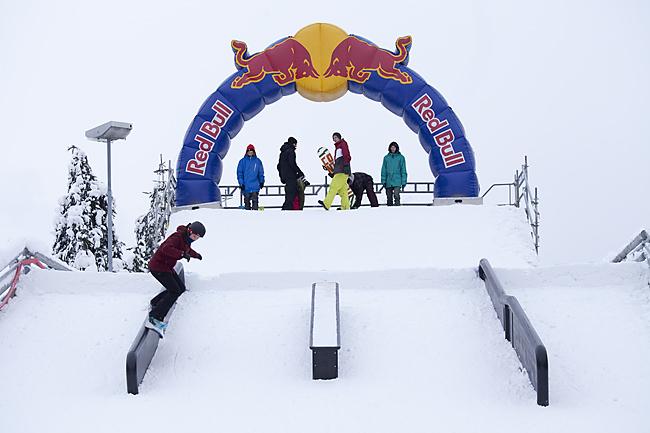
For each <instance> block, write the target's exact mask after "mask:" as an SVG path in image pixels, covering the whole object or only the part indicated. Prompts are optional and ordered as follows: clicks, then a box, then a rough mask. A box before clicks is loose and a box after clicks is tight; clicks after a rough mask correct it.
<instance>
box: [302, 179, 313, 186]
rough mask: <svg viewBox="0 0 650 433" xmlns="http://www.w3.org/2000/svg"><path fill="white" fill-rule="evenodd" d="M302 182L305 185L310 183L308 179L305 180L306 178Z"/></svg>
mask: <svg viewBox="0 0 650 433" xmlns="http://www.w3.org/2000/svg"><path fill="white" fill-rule="evenodd" d="M302 183H303V184H304V185H305V186H309V185H311V183H309V181H308V180H306V179H305V180H304V181H303V182H302Z"/></svg>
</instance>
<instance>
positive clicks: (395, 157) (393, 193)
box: [381, 141, 406, 206]
mask: <svg viewBox="0 0 650 433" xmlns="http://www.w3.org/2000/svg"><path fill="white" fill-rule="evenodd" d="M381 183H382V185H384V188H386V204H387V205H388V206H393V200H394V202H395V206H399V205H400V198H399V194H400V192H402V191H403V190H404V187H406V159H404V155H402V154H401V153H400V152H399V144H397V143H395V142H394V141H393V142H392V143H390V144H389V145H388V154H387V155H386V156H384V162H383V164H382V165H381Z"/></svg>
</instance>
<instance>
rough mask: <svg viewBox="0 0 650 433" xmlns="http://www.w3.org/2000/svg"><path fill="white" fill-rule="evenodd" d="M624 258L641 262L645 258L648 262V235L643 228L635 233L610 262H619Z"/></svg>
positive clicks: (649, 253) (649, 255) (649, 246)
mask: <svg viewBox="0 0 650 433" xmlns="http://www.w3.org/2000/svg"><path fill="white" fill-rule="evenodd" d="M624 260H632V261H635V262H642V261H644V260H646V261H647V262H648V264H650V236H649V235H648V232H647V231H645V230H641V233H639V234H638V235H636V237H635V238H634V239H632V241H631V242H630V243H629V244H627V245H626V246H625V248H623V250H622V251H621V252H620V253H618V254H617V255H616V257H614V259H613V260H612V262H614V263H620V262H622V261H624Z"/></svg>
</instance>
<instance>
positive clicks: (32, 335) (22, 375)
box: [0, 263, 650, 432]
mask: <svg viewBox="0 0 650 433" xmlns="http://www.w3.org/2000/svg"><path fill="white" fill-rule="evenodd" d="M496 271H497V273H498V274H503V275H505V276H506V278H505V279H504V281H506V283H505V285H506V289H507V290H509V291H511V292H512V293H515V294H517V295H519V296H520V298H521V300H522V304H523V305H524V308H526V309H527V310H529V312H530V316H531V319H532V320H533V323H535V325H536V326H537V328H538V331H539V333H540V336H541V338H542V340H544V342H545V344H546V345H547V347H548V349H549V360H550V366H551V382H550V383H551V405H550V406H549V407H548V408H541V407H538V406H537V405H536V404H535V396H534V392H533V391H532V388H530V385H529V384H528V380H527V377H526V375H525V373H523V372H522V371H520V369H519V364H518V362H517V360H516V356H515V354H514V352H513V351H512V350H511V349H510V347H509V345H508V343H507V342H506V341H505V340H504V339H503V335H502V331H501V329H500V327H499V324H498V321H497V319H496V315H495V314H494V311H493V310H492V306H491V304H490V303H489V299H488V297H487V295H486V293H485V290H484V288H483V284H482V282H481V281H480V280H479V279H478V278H477V276H476V271H475V269H473V268H472V269H457V270H443V269H420V270H413V271H403V272H402V275H403V278H402V279H401V284H400V285H397V284H395V281H397V279H395V280H393V281H391V280H390V279H389V278H386V277H387V274H389V273H388V272H378V273H375V272H365V273H363V272H360V273H345V274H343V275H342V277H341V278H340V280H341V312H342V317H341V324H342V350H341V353H340V378H339V379H338V380H335V381H331V382H314V381H312V380H311V379H310V377H311V376H310V353H309V350H308V340H309V329H308V328H309V303H310V298H309V296H310V295H309V293H310V287H309V286H308V285H296V284H295V281H299V280H300V279H301V278H302V276H301V275H297V276H296V275H293V274H290V273H287V274H285V276H284V279H285V280H284V288H281V289H280V288H278V286H280V285H281V284H280V280H281V279H282V278H283V277H280V276H277V278H276V281H275V282H274V284H272V285H271V286H272V287H265V285H264V284H263V283H258V284H257V285H255V286H254V287H251V286H249V285H248V283H247V282H246V281H245V279H237V281H241V283H240V284H239V285H237V284H235V283H234V281H235V280H233V279H232V278H228V277H209V278H206V277H199V276H197V275H190V276H189V278H188V284H189V286H190V287H192V291H191V292H188V293H186V294H185V295H184V296H183V298H182V300H181V302H180V303H179V306H178V308H177V310H176V312H175V315H174V317H173V322H172V324H171V328H170V330H169V332H168V335H167V337H166V339H165V340H164V341H163V342H162V344H161V346H160V349H159V352H158V354H157V355H156V358H155V359H154V362H153V364H152V368H151V370H150V371H149V372H148V374H147V376H146V377H145V380H144V383H143V385H142V387H141V394H139V395H138V396H128V395H126V386H125V378H124V358H125V355H126V351H127V350H128V347H129V345H130V343H131V340H132V338H133V337H134V335H135V332H136V331H137V328H138V326H139V325H140V323H141V320H142V316H143V315H144V306H145V305H146V302H147V300H148V298H149V297H150V296H151V295H152V294H153V293H155V291H156V290H157V289H156V285H155V284H154V283H153V282H152V281H151V278H148V277H147V276H144V275H139V276H138V275H127V274H118V275H109V274H89V273H64V272H55V271H40V270H39V271H34V272H32V273H30V274H29V275H27V276H26V278H25V280H24V281H23V286H22V287H21V292H20V293H21V296H20V297H19V298H16V299H15V301H14V302H12V303H11V304H10V308H8V309H7V310H5V312H3V314H2V316H0V318H1V320H0V348H1V349H0V350H2V356H0V368H2V371H5V372H12V374H8V375H6V376H5V377H4V380H3V389H5V390H6V391H7V393H8V395H11V396H12V397H11V398H10V399H2V400H1V401H0V411H1V412H2V413H3V414H8V416H4V417H2V419H0V429H2V431H10V432H13V431H41V430H43V429H45V428H46V427H47V428H49V429H50V431H80V432H81V431H87V430H89V429H94V430H95V431H102V432H103V431H106V432H108V431H135V429H136V428H137V429H141V428H147V429H154V430H157V429H165V430H166V431H174V430H176V429H181V428H184V429H187V428H189V429H190V430H196V429H206V428H207V429H210V430H215V429H218V430H224V431H250V432H255V431H260V430H264V431H278V432H280V431H282V432H293V431H296V432H298V431H303V430H304V429H305V428H306V426H310V427H309V428H310V429H311V430H313V431H323V432H324V431H334V430H337V431H377V432H389V431H391V432H392V431H395V430H404V429H408V430H410V431H431V429H440V428H443V429H444V430H445V431H479V430H480V431H488V432H489V431H495V432H496V431H522V430H521V428H522V426H523V428H524V430H525V431H540V432H541V431H548V430H549V429H551V430H552V431H567V430H563V429H564V428H567V427H571V428H575V429H578V430H580V431H603V432H604V431H612V429H614V427H615V426H621V425H623V426H624V428H623V430H622V431H627V432H634V431H639V432H640V431H645V430H644V428H645V427H644V426H645V425H647V423H648V422H650V415H647V414H645V412H644V411H643V409H644V408H645V407H646V406H647V403H648V398H647V395H646V393H645V390H646V389H647V388H648V386H650V380H649V379H648V376H647V375H643V374H639V372H641V371H643V365H644V364H645V363H646V362H647V360H648V359H650V358H649V356H650V349H649V348H648V344H647V341H648V337H650V326H649V325H648V323H650V322H649V321H648V320H647V319H648V317H650V308H649V307H648V296H647V278H648V273H647V269H646V267H645V265H644V264H636V263H633V264H621V265H591V266H589V267H582V268H581V267H575V268H573V267H569V268H560V269H557V268H546V269H541V270H539V272H537V273H536V272H534V271H530V270H522V269H498V268H497V270H496ZM567 273H568V274H569V275H570V278H571V279H572V280H573V281H572V284H570V285H567V278H566V275H567ZM531 275H537V277H536V278H531ZM261 280H262V281H263V278H262V279H261ZM528 281H530V282H531V283H530V284H528V285H527V286H522V287H521V288H517V287H515V286H517V285H518V284H521V283H525V282H528ZM581 282H584V285H582V284H581ZM621 318H628V320H620V319H621ZM611 319H618V320H611ZM44 322H46V323H48V324H49V328H50V329H49V332H46V331H45V329H44V328H43V327H41V326H39V324H41V323H44ZM102 330H109V331H108V332H103V331H102ZM587 331H590V332H587ZM25 390H29V392H26V393H25V392H23V391H25ZM18 391H21V393H20V394H19V393H18ZM161 407H169V408H170V410H169V411H168V412H163V413H164V414H165V415H164V416H161V417H160V418H157V419H156V418H155V417H153V416H151V415H147V416H143V414H145V413H149V412H147V411H148V410H151V411H158V410H159V409H160V408H161ZM71 408H74V410H72V409H71ZM34 412H37V413H39V414H40V416H39V417H34V416H33V413H34ZM152 413H153V412H152ZM468 414H471V416H468ZM503 419H509V420H510V421H511V422H513V423H514V424H513V425H512V428H511V429H508V428H506V429H504V422H503ZM341 420H344V421H341ZM341 427H343V428H342V430H341Z"/></svg>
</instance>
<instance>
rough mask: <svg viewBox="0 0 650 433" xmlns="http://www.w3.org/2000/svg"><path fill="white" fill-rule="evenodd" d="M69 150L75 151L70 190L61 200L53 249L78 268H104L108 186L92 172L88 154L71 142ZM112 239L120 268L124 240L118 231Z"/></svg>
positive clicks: (106, 257)
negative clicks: (120, 238) (122, 240)
mask: <svg viewBox="0 0 650 433" xmlns="http://www.w3.org/2000/svg"><path fill="white" fill-rule="evenodd" d="M68 150H70V151H71V152H72V160H71V161H70V164H69V165H68V194H67V195H66V196H64V197H62V198H61V199H60V200H59V213H60V217H59V219H58V221H57V222H56V236H55V241H54V246H53V247H52V253H53V254H54V255H55V256H56V257H58V258H60V259H61V260H63V261H64V262H66V263H68V264H69V265H71V266H73V267H75V268H77V269H81V270H101V271H105V270H106V269H107V268H108V254H107V252H108V251H107V250H108V237H107V228H106V227H107V211H108V197H107V191H106V187H105V186H104V185H102V184H101V183H100V182H99V181H98V180H97V177H96V176H95V175H94V174H93V173H92V169H91V168H90V164H89V163H88V157H87V156H86V154H85V153H84V152H83V151H82V150H81V149H79V148H77V147H76V146H71V147H70V148H68ZM114 203H115V202H113V204H114ZM113 215H115V207H113ZM113 240H114V242H113V257H114V258H115V259H117V260H114V262H116V263H115V264H116V265H117V266H115V268H116V269H119V268H120V267H121V258H122V246H123V244H122V243H121V242H120V241H119V240H118V239H117V237H116V236H115V234H113Z"/></svg>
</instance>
